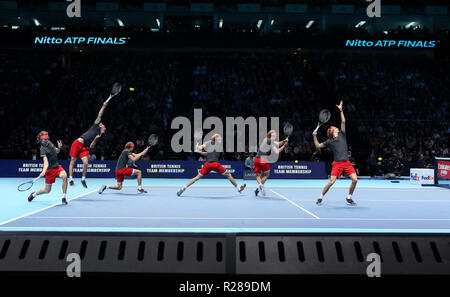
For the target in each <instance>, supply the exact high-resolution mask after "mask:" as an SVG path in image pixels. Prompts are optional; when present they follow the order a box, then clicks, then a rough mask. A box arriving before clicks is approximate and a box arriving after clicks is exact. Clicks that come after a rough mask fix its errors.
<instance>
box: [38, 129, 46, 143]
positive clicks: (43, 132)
mask: <svg viewBox="0 0 450 297" xmlns="http://www.w3.org/2000/svg"><path fill="white" fill-rule="evenodd" d="M42 135H48V132H47V131H44V130H42V131H41V132H39V133H38V135H37V136H36V142H37V143H39V142H40V141H41V136H42Z"/></svg>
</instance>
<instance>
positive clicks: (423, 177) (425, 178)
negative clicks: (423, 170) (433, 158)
mask: <svg viewBox="0 0 450 297" xmlns="http://www.w3.org/2000/svg"><path fill="white" fill-rule="evenodd" d="M421 178H422V180H433V179H434V177H433V176H430V175H427V176H423V175H422V176H421Z"/></svg>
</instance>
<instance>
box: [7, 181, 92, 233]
mask: <svg viewBox="0 0 450 297" xmlns="http://www.w3.org/2000/svg"><path fill="white" fill-rule="evenodd" d="M94 192H97V190H94V191H91V192H88V193H85V194H82V195H79V196H76V197H73V198H72V199H69V200H67V202H70V201H72V200H75V199H78V198H81V197H83V196H86V195H89V194H92V193H94ZM56 205H61V202H59V203H55V204H52V205H49V206H47V207H44V208H41V209H38V210H35V211H32V212H30V213H27V214H24V215H22V216H19V217H16V218H13V219H10V220H7V221H4V222H1V223H0V226H3V225H5V224H8V223H11V222H14V221H17V220H18V219H21V218H24V217H26V216H30V215H33V214H35V213H38V212H41V211H44V210H46V209H49V208H52V207H53V206H56Z"/></svg>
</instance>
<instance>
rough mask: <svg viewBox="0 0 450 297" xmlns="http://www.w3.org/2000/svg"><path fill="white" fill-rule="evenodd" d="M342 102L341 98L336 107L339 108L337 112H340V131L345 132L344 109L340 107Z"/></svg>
mask: <svg viewBox="0 0 450 297" xmlns="http://www.w3.org/2000/svg"><path fill="white" fill-rule="evenodd" d="M342 105H343V102H342V100H341V103H339V105H336V106H337V108H339V112H340V114H341V131H342V132H344V133H345V116H344V109H343V107H342Z"/></svg>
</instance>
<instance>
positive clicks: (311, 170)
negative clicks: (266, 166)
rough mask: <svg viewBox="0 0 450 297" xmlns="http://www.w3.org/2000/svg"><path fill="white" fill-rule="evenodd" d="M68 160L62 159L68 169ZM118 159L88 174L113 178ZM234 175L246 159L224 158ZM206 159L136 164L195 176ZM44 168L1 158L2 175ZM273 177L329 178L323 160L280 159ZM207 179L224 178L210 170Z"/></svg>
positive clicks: (152, 172) (150, 174)
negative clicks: (294, 160) (229, 159)
mask: <svg viewBox="0 0 450 297" xmlns="http://www.w3.org/2000/svg"><path fill="white" fill-rule="evenodd" d="M69 162H70V161H69V160H62V161H59V164H60V165H61V166H62V167H63V168H64V169H65V170H66V171H67V172H68V170H69ZM116 163H117V162H116V161H109V160H106V161H91V162H89V164H88V170H87V174H88V177H102V178H114V177H115V168H116ZM220 163H221V164H222V166H224V167H225V168H226V169H227V170H228V171H230V172H231V174H232V175H233V176H234V177H235V178H244V162H240V161H221V162H220ZM203 164H204V162H199V161H137V162H136V165H137V166H138V168H139V169H140V170H141V171H142V172H143V176H144V177H147V178H192V177H194V176H196V175H197V174H198V172H199V171H200V169H201V167H202V166H203ZM42 167H43V162H42V160H0V177H36V176H37V175H38V174H39V173H40V172H41V171H42ZM82 170H83V163H82V162H81V161H77V163H76V164H75V166H74V177H76V178H77V177H81V172H82ZM270 171H271V175H270V178H293V179H295V178H297V179H302V178H327V173H326V171H325V163H324V162H299V163H294V162H278V163H273V164H270ZM245 176H246V177H248V178H251V179H253V178H254V174H253V173H252V172H251V171H248V170H245ZM205 178H223V177H222V175H221V174H218V173H215V172H211V173H210V174H208V175H207V176H205Z"/></svg>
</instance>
